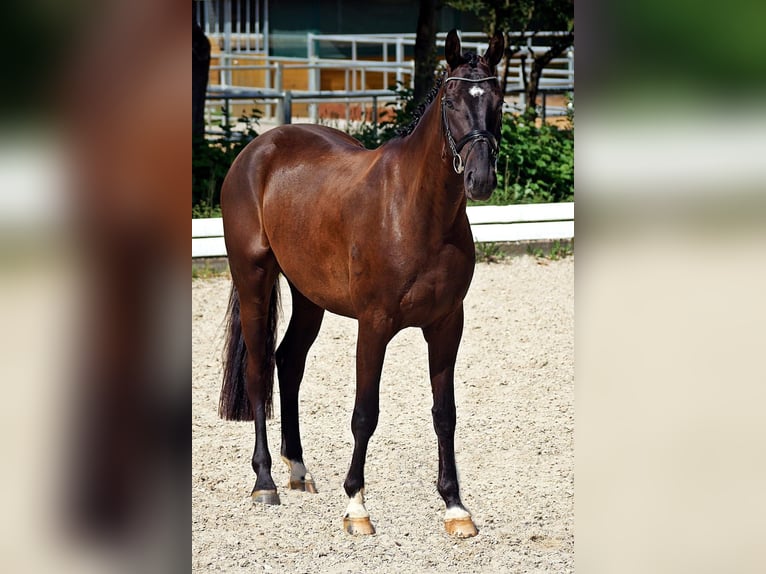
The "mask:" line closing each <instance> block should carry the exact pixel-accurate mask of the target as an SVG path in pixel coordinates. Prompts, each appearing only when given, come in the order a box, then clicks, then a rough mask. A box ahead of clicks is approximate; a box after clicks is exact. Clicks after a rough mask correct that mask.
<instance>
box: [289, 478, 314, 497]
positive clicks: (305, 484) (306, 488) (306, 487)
mask: <svg viewBox="0 0 766 574" xmlns="http://www.w3.org/2000/svg"><path fill="white" fill-rule="evenodd" d="M288 487H289V488H290V490H300V491H302V492H310V493H311V494H316V493H317V487H316V484H314V480H313V479H308V480H300V479H299V480H290V484H289V485H288Z"/></svg>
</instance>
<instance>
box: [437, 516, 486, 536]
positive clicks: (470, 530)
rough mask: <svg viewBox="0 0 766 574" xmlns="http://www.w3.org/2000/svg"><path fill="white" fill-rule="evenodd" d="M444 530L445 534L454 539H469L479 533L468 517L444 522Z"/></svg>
mask: <svg viewBox="0 0 766 574" xmlns="http://www.w3.org/2000/svg"><path fill="white" fill-rule="evenodd" d="M444 528H445V530H446V531H447V534H449V535H450V536H455V537H456V538H471V537H472V536H476V535H477V534H478V533H479V531H478V530H477V528H476V525H475V524H474V523H473V520H471V518H470V517H466V518H452V519H450V520H445V521H444Z"/></svg>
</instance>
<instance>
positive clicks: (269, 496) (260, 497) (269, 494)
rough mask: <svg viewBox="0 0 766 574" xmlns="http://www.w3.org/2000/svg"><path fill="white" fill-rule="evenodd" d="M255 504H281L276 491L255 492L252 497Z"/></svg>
mask: <svg viewBox="0 0 766 574" xmlns="http://www.w3.org/2000/svg"><path fill="white" fill-rule="evenodd" d="M250 496H251V498H252V499H253V502H260V503H261V504H273V505H277V504H279V494H277V491H276V490H254V491H253V493H252V494H251V495H250Z"/></svg>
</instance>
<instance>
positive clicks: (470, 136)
mask: <svg viewBox="0 0 766 574" xmlns="http://www.w3.org/2000/svg"><path fill="white" fill-rule="evenodd" d="M451 80H455V81H460V82H470V83H472V84H478V83H479V82H487V81H489V80H495V81H497V78H496V77H494V76H487V77H485V78H477V79H475V80H472V79H470V78H459V77H457V76H453V77H451V78H447V79H446V80H444V81H445V82H449V81H451ZM446 97H447V96H446V94H443V95H442V98H441V106H442V122H443V123H444V132H445V133H446V135H447V143H448V144H449V147H450V149H451V150H452V167H453V168H454V169H455V173H458V174H459V173H463V169H464V168H465V166H464V165H463V158H462V157H461V155H460V152H461V150H462V149H463V148H464V147H465V145H466V144H467V143H468V142H472V143H471V148H470V149H469V150H468V153H469V154H470V153H471V149H473V146H474V145H476V143H477V142H480V141H484V142H487V145H488V146H489V153H490V156H491V157H492V159H493V160H494V161H495V163H496V164H497V153H498V143H497V138H496V137H495V136H494V134H493V133H492V132H489V131H487V130H471V131H470V132H468V133H467V134H465V135H464V136H463V137H462V138H460V141H458V142H455V138H453V137H452V132H451V131H450V129H449V122H447V108H446V104H445V101H446Z"/></svg>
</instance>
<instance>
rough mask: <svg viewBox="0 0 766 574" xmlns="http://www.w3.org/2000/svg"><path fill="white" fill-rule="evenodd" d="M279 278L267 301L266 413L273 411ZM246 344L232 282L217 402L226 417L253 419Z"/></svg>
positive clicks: (233, 419)
mask: <svg viewBox="0 0 766 574" xmlns="http://www.w3.org/2000/svg"><path fill="white" fill-rule="evenodd" d="M279 298H280V297H279V280H277V281H275V282H274V287H272V290H271V300H270V301H269V316H268V320H267V326H266V328H267V332H266V349H265V351H266V353H265V363H266V364H265V367H266V371H265V373H264V374H265V382H266V388H265V392H266V404H265V410H266V416H267V417H268V418H271V416H272V414H273V409H272V402H273V401H272V397H273V393H274V364H275V349H276V343H277V319H278V318H279ZM246 370H247V347H246V346H245V339H244V337H243V336H242V323H241V321H240V313H239V294H238V293H237V289H236V287H234V285H233V284H232V286H231V294H230V295H229V308H228V310H227V312H226V341H225V343H224V349H223V386H222V387H221V396H220V399H219V402H218V415H219V416H220V417H221V418H222V419H226V420H228V421H251V420H253V408H252V405H251V404H250V399H249V398H248V396H247V381H246V375H245V373H246Z"/></svg>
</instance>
